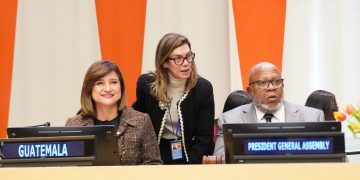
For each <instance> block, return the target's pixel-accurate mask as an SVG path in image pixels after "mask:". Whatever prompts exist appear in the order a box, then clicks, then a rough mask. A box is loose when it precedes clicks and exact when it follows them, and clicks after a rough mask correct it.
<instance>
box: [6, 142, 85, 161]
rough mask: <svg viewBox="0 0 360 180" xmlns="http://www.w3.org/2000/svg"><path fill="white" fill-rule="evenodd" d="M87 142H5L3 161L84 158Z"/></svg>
mask: <svg viewBox="0 0 360 180" xmlns="http://www.w3.org/2000/svg"><path fill="white" fill-rule="evenodd" d="M86 144H87V143H86V141H80V140H76V141H49V142H46V141H45V142H3V144H2V156H3V157H2V158H3V159H22V158H59V157H83V156H88V155H87V153H86V152H85V149H86V148H85V147H86Z"/></svg>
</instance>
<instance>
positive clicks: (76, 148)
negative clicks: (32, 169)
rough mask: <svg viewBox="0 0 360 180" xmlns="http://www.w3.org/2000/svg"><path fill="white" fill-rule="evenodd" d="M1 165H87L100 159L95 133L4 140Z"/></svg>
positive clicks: (0, 150)
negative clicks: (97, 156)
mask: <svg viewBox="0 0 360 180" xmlns="http://www.w3.org/2000/svg"><path fill="white" fill-rule="evenodd" d="M0 158H1V159H0V166H1V167H19V166H20V167H21V166H23V167H29V166H83V165H94V162H95V160H96V138H95V135H84V136H54V137H24V138H8V139H0Z"/></svg>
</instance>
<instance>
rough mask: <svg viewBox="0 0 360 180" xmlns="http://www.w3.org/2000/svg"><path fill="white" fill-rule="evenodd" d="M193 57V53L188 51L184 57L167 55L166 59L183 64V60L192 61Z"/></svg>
mask: <svg viewBox="0 0 360 180" xmlns="http://www.w3.org/2000/svg"><path fill="white" fill-rule="evenodd" d="M194 59H195V53H193V52H190V53H188V54H187V55H186V56H185V57H182V56H176V57H169V58H168V60H172V61H174V63H175V64H176V65H179V66H180V65H182V64H184V61H185V60H186V61H187V62H188V63H191V62H193V61H194Z"/></svg>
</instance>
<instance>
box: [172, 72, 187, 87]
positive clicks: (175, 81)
mask: <svg viewBox="0 0 360 180" xmlns="http://www.w3.org/2000/svg"><path fill="white" fill-rule="evenodd" d="M185 84H186V79H175V78H174V77H172V76H171V74H170V73H169V87H170V88H176V89H182V91H184V89H185Z"/></svg>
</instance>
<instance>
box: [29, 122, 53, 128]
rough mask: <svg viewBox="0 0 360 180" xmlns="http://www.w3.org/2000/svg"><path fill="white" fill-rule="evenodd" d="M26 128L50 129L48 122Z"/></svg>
mask: <svg viewBox="0 0 360 180" xmlns="http://www.w3.org/2000/svg"><path fill="white" fill-rule="evenodd" d="M28 127H50V122H45V123H43V124H38V125H34V126H28Z"/></svg>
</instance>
